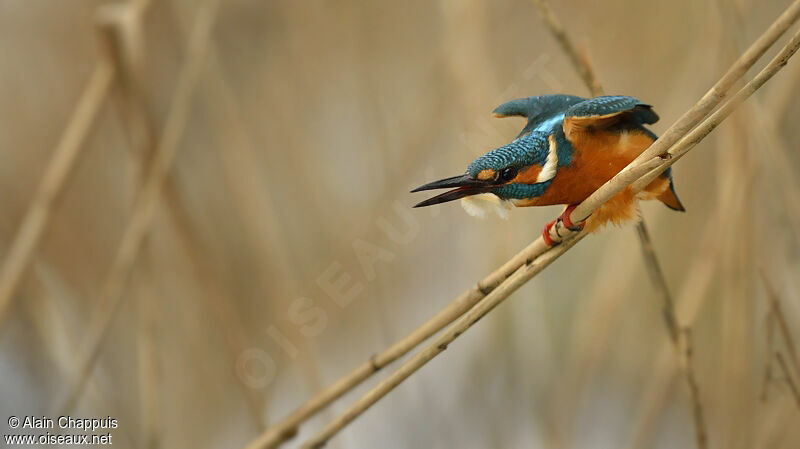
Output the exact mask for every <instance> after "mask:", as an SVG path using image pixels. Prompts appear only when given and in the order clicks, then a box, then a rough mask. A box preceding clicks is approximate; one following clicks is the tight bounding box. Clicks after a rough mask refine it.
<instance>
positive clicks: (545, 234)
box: [542, 204, 586, 246]
mask: <svg viewBox="0 0 800 449" xmlns="http://www.w3.org/2000/svg"><path fill="white" fill-rule="evenodd" d="M576 207H578V205H577V204H572V205H570V206H567V208H566V209H565V210H564V212H563V213H562V214H561V215H560V216H559V217H558V218H557V219H555V220H553V221H551V222H549V223H547V224H546V225H544V229H543V230H542V239H543V240H544V243H545V244H546V245H547V246H556V245H558V244H559V243H561V242H560V241H558V242H556V241H553V238H552V237H551V236H550V230H551V229H552V228H553V226H555V225H556V223H558V222H559V221H560V222H561V223H563V224H564V227H565V228H567V229H569V230H570V231H572V232H580V231H582V230H583V226H584V225H585V224H586V220H584V221H582V222H580V223H578V224H575V223H573V222H572V220H570V218H569V216H570V214H572V211H574V210H575V208H576ZM556 234H558V228H556ZM559 237H561V236H560V235H559Z"/></svg>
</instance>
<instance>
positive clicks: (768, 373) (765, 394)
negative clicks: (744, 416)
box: [760, 311, 775, 403]
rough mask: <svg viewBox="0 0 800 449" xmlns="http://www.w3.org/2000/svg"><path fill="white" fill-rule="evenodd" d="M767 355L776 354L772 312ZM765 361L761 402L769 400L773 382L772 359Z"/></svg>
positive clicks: (768, 317) (769, 316) (769, 322)
mask: <svg viewBox="0 0 800 449" xmlns="http://www.w3.org/2000/svg"><path fill="white" fill-rule="evenodd" d="M766 318H767V319H766V324H767V330H766V333H767V354H772V353H774V348H775V318H774V316H773V314H772V312H771V311H770V312H768V313H767V317H766ZM765 359H766V360H765V361H764V381H763V382H762V383H761V398H760V399H761V402H763V403H766V402H767V401H768V400H769V384H770V382H772V357H770V356H767V357H765Z"/></svg>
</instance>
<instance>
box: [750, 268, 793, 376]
mask: <svg viewBox="0 0 800 449" xmlns="http://www.w3.org/2000/svg"><path fill="white" fill-rule="evenodd" d="M758 273H759V274H760V275H761V280H762V281H763V282H764V289H765V290H766V291H767V296H768V297H769V311H770V315H771V316H772V317H773V318H774V319H775V322H777V323H778V329H780V331H781V336H782V337H783V341H784V343H785V344H786V349H787V350H788V351H789V358H790V359H791V361H792V364H793V365H794V366H793V368H794V371H795V372H796V373H798V374H800V358H799V357H798V355H797V346H796V345H795V342H794V338H792V333H791V331H790V330H789V322H788V321H787V320H786V315H785V314H784V312H783V307H782V306H781V301H780V298H779V297H778V292H777V291H775V288H774V287H773V286H772V283H771V282H770V280H769V277H767V273H766V272H765V271H764V268H763V267H759V269H758Z"/></svg>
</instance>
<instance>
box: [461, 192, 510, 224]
mask: <svg viewBox="0 0 800 449" xmlns="http://www.w3.org/2000/svg"><path fill="white" fill-rule="evenodd" d="M461 207H463V208H464V210H465V211H467V213H468V214H470V215H472V216H473V217H478V218H486V217H487V216H489V215H491V214H492V213H496V214H497V216H499V217H500V218H502V219H503V220H508V211H509V209H511V208H512V207H514V205H513V204H512V203H511V201H506V200H502V199H500V197H499V196H497V195H495V194H494V193H479V194H477V195H472V196H467V197H464V198H461Z"/></svg>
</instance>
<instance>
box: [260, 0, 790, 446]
mask: <svg viewBox="0 0 800 449" xmlns="http://www.w3.org/2000/svg"><path fill="white" fill-rule="evenodd" d="M798 15H800V0H795V2H794V3H793V4H792V5H791V6H790V7H789V8H787V10H786V11H785V12H784V13H783V14H781V16H780V17H779V18H778V19H777V20H776V21H775V22H774V23H773V24H772V25H771V26H770V27H769V28H768V29H767V31H766V32H765V33H764V34H762V35H761V37H759V39H758V40H756V42H755V43H753V44H752V45H751V46H750V48H748V50H747V51H745V53H744V54H743V55H742V56H741V57H740V58H739V59H738V60H737V61H736V62H735V63H734V64H733V66H732V67H731V68H730V69H729V70H728V72H726V74H725V75H724V76H723V77H722V79H720V80H719V81H718V82H717V83H716V84H715V85H714V86H713V87H712V89H711V90H709V92H708V93H706V95H704V96H703V98H701V100H700V101H699V102H698V103H697V104H696V105H695V106H694V107H692V108H691V109H690V110H689V111H687V112H686V113H685V114H684V115H683V116H682V117H681V118H680V119H679V120H678V122H676V123H675V124H673V125H672V126H671V127H670V129H669V130H668V131H667V133H665V136H666V135H668V136H669V140H670V144H671V143H674V142H676V141H678V139H680V138H681V137H682V134H685V133H686V132H688V131H689V130H690V129H691V127H692V126H694V125H695V124H697V123H698V122H700V121H701V120H702V118H703V117H704V116H705V115H706V114H707V113H708V112H709V111H710V110H711V109H713V107H715V106H716V105H717V104H719V102H720V101H721V99H722V98H724V95H725V94H726V92H727V90H728V89H730V87H732V85H733V83H734V82H736V81H737V80H738V79H739V78H741V77H742V76H743V75H744V74H745V72H746V71H747V69H749V68H750V67H752V65H753V64H755V62H756V61H757V59H758V58H759V57H760V56H761V55H763V53H764V52H766V50H767V49H768V48H769V47H770V46H772V44H774V42H775V41H776V40H777V39H778V38H779V37H780V36H781V35H782V34H783V33H784V32H785V31H786V30H787V29H788V28H789V27H790V26H791V25H792V23H794V22H795V21H796V19H797V18H798ZM785 52H786V49H784V51H783V52H782V53H781V54H782V55H783V54H784V53H785ZM779 56H780V55H779ZM778 65H779V66H778V67H777V70H779V69H780V68H781V67H783V65H782V64H778ZM777 70H776V71H777ZM772 75H774V72H772V73H771V74H770V75H769V76H768V77H771V76H772ZM767 79H768V78H767ZM764 81H766V80H764ZM761 84H763V82H762V83H761ZM740 93H741V92H740ZM751 93H752V92H751ZM747 95H749V94H747ZM729 112H730V111H728V113H729ZM719 118H722V119H724V118H725V117H717V119H719ZM717 124H718V123H717ZM715 126H716V125H714V126H712V127H711V128H710V129H708V130H707V131H706V132H705V133H704V134H702V135H699V134H698V133H696V134H695V135H693V139H697V138H698V137H699V139H702V138H703V137H705V135H707V134H708V133H709V132H710V131H711V130H712V129H713V128H714V127H715ZM681 133H682V134H681ZM665 136H662V137H661V138H659V139H658V140H657V141H656V142H655V143H654V144H653V145H652V146H651V147H650V148H648V150H647V151H646V152H645V153H648V152H649V153H654V147H655V150H658V151H657V152H655V153H654V154H655V156H651V155H648V156H649V157H650V158H649V159H643V162H641V161H639V160H638V159H637V160H636V161H634V162H632V163H631V164H629V165H628V166H627V167H626V168H625V169H623V171H622V172H620V173H619V174H618V175H616V176H615V177H614V178H612V179H611V180H609V181H608V182H607V183H606V184H604V185H603V186H602V187H601V188H600V189H598V190H597V191H595V192H594V193H593V194H592V195H591V196H590V197H589V199H587V200H586V201H584V202H583V203H582V204H581V205H579V207H578V208H576V210H575V211H573V215H572V217H581V219H585V218H587V217H588V216H589V215H591V213H592V212H593V211H594V210H595V209H596V208H598V207H599V206H600V205H602V204H603V203H605V201H607V200H608V199H609V198H611V197H612V196H614V195H616V194H617V193H618V192H620V191H621V190H622V189H624V188H625V187H626V186H628V185H629V184H631V183H633V182H634V181H636V180H637V179H639V178H640V177H643V176H645V175H647V174H648V173H649V172H651V171H652V170H656V169H659V167H660V166H662V165H663V163H664V162H665V161H666V162H668V161H669V159H670V157H671V156H670V155H669V154H667V155H661V153H662V152H663V149H662V148H661V147H668V145H667V144H661V145H660V146H656V145H657V144H658V143H659V142H660V141H662V139H664V138H665ZM698 141H699V140H695V141H694V144H696V143H697V142H698ZM691 147H693V145H692V146H691ZM691 147H690V146H689V143H688V142H683V144H682V146H677V145H676V150H677V152H678V154H681V155H682V154H685V152H686V151H689V150H690V149H691ZM643 154H644V153H643ZM664 169H666V167H664V168H660V171H663V170H664ZM660 171H659V172H660ZM587 211H588V212H587ZM579 212H580V215H575V214H576V213H579ZM553 228H554V229H553V232H552V233H551V238H553V240H554V241H561V240H562V239H567V240H566V241H565V242H568V241H569V238H571V237H573V236H575V233H574V232H572V231H569V230H567V229H566V228H563V226H553ZM557 233H558V234H557ZM557 249H558V246H556V247H548V246H547V245H545V243H544V241H543V240H542V238H541V237H540V238H538V239H536V240H535V241H534V242H532V243H531V244H530V245H528V246H527V247H526V248H525V249H523V250H522V251H521V252H519V253H518V254H516V255H515V256H514V257H512V258H511V259H510V260H509V261H507V262H506V263H505V264H504V265H503V266H501V267H500V268H499V269H497V270H496V271H494V272H492V273H491V274H490V275H489V276H487V277H486V278H485V279H483V280H482V281H481V282H479V283H478V285H477V286H476V287H474V288H472V289H470V290H468V291H466V292H464V293H462V294H461V295H459V296H458V297H457V298H455V299H454V300H453V302H451V303H450V304H448V305H447V306H445V308H444V309H442V310H440V311H439V312H438V313H437V314H436V315H434V317H432V318H431V319H430V320H428V321H427V322H426V323H424V324H423V325H422V326H420V327H419V328H417V329H416V330H414V331H413V332H412V333H410V334H409V335H407V336H406V337H404V338H403V339H401V340H399V341H397V342H396V343H395V344H393V345H392V346H390V347H389V348H388V349H386V350H385V351H383V352H381V353H380V354H378V355H376V356H373V357H372V358H370V359H369V360H368V361H367V362H365V363H363V364H362V365H360V366H358V367H357V368H356V369H355V370H353V371H351V372H350V373H348V374H347V375H345V376H344V377H342V378H340V379H339V380H337V381H336V382H335V383H333V384H331V385H330V386H329V387H328V388H326V389H325V390H323V391H322V392H320V393H318V394H317V395H315V396H314V397H312V398H311V399H310V400H308V401H307V402H305V403H304V404H303V405H301V406H300V407H299V408H298V409H296V410H295V411H294V412H292V413H291V414H290V415H288V416H287V417H285V418H284V419H282V420H281V421H280V422H279V423H278V424H276V425H275V426H273V427H271V428H270V429H268V430H267V432H265V433H264V434H262V435H261V436H259V437H258V438H257V439H255V440H254V441H252V442H251V443H249V444H248V445H247V446H246V448H247V449H256V448H271V447H276V446H278V445H280V444H281V443H282V442H284V441H286V440H287V439H289V438H291V437H292V436H294V435H295V434H296V433H297V428H298V426H299V425H300V424H301V423H302V422H303V421H305V420H306V419H308V418H309V417H310V416H312V415H313V414H315V413H316V412H317V411H319V410H320V409H322V408H323V407H325V406H327V405H328V404H330V403H331V402H333V401H334V400H336V399H337V398H338V397H340V396H341V395H343V394H344V393H346V392H347V391H349V390H351V389H352V388H353V387H355V386H356V385H358V384H360V383H361V382H362V381H363V380H364V379H366V378H368V377H369V376H371V375H372V374H374V373H375V372H377V371H378V370H379V369H381V368H382V367H383V366H385V365H386V364H388V363H390V362H392V361H394V360H396V359H397V358H399V357H401V356H403V355H405V354H406V353H407V352H409V351H410V350H411V349H413V348H414V347H416V346H417V345H418V344H419V343H421V342H422V341H424V340H426V339H427V338H428V337H430V336H431V335H433V334H434V333H436V332H438V331H439V330H440V329H442V328H443V327H445V326H447V325H448V324H449V323H451V322H452V321H453V320H454V319H455V318H458V317H459V316H460V315H461V314H463V313H464V312H465V311H466V310H469V309H470V307H472V305H474V304H475V303H477V302H479V301H481V299H483V297H484V296H485V295H486V294H488V293H489V292H491V291H492V290H493V289H495V288H497V287H498V286H499V285H500V283H502V282H503V281H504V279H505V278H506V277H507V276H509V275H510V273H513V272H515V271H516V269H517V268H518V267H520V266H521V265H522V264H523V263H528V262H530V261H533V260H535V259H536V258H537V257H540V256H543V255H546V254H547V253H549V252H552V251H556V250H557ZM387 392H388V391H387ZM368 394H369V393H368ZM384 394H385V393H384ZM377 399H379V396H378V397H375V399H374V400H375V401H377ZM362 412H363V410H362ZM352 418H353V419H354V418H355V416H353V417H352ZM351 420H352V419H349V420H346V421H347V422H350V421H351ZM337 421H340V420H337ZM345 424H346V423H345ZM334 433H335V432H334Z"/></svg>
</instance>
